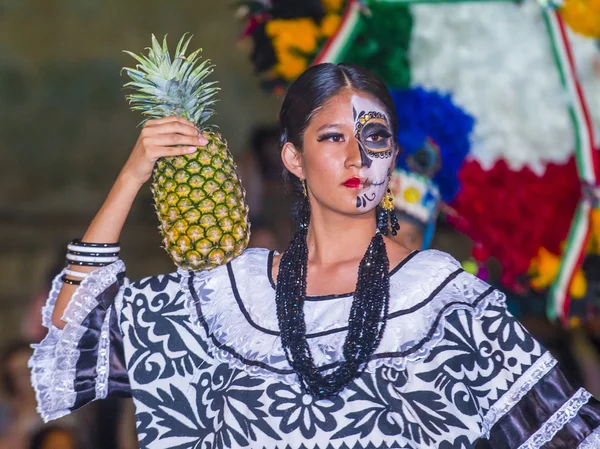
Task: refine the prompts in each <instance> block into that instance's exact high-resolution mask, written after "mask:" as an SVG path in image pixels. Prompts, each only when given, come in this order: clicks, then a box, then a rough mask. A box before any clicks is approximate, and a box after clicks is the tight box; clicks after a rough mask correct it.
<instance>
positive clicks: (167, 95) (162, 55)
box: [123, 33, 219, 126]
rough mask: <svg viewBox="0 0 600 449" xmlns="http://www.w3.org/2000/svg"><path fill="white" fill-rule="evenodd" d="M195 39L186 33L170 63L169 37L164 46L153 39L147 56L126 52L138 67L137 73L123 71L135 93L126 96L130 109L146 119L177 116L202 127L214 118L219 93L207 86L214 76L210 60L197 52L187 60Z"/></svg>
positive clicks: (212, 83)
mask: <svg viewBox="0 0 600 449" xmlns="http://www.w3.org/2000/svg"><path fill="white" fill-rule="evenodd" d="M192 37H193V36H188V35H187V33H186V34H184V35H183V37H182V38H181V39H180V40H179V43H178V44H177V48H176V49H175V54H174V55H173V59H172V60H171V55H170V54H169V48H168V46H167V37H166V36H165V37H164V39H163V42H162V45H161V44H160V43H159V41H158V40H157V39H156V37H155V36H154V35H152V47H149V48H147V50H148V56H143V55H136V54H135V53H132V52H130V51H126V50H125V53H127V54H128V55H130V56H132V57H133V58H135V60H136V61H138V64H137V65H136V66H135V69H133V68H129V67H124V68H123V70H125V71H126V72H127V75H128V76H129V78H130V79H131V81H130V82H128V83H127V84H125V86H124V87H125V88H130V89H132V90H134V91H136V93H133V94H131V95H127V96H126V98H127V100H128V101H129V104H130V107H131V109H132V110H134V111H142V114H144V115H145V116H146V119H145V120H144V121H142V123H144V122H146V121H147V120H149V119H153V118H162V117H167V116H171V115H177V116H179V117H182V118H184V119H186V120H190V121H192V122H194V123H195V124H196V125H198V126H201V125H203V124H205V123H206V122H207V121H208V119H209V118H210V117H211V116H212V115H213V113H214V110H213V109H212V107H211V106H212V105H213V104H215V103H216V102H217V100H216V99H215V98H214V95H215V94H216V93H217V92H218V91H219V88H218V87H216V84H217V82H216V81H212V82H206V81H205V78H206V77H207V76H208V75H210V74H211V73H212V72H213V69H214V66H213V65H212V64H211V62H210V60H209V59H205V60H203V61H201V59H200V52H201V51H202V49H198V50H196V51H194V52H193V53H191V54H189V55H188V56H186V55H185V52H186V50H187V48H188V46H189V43H190V41H191V40H192Z"/></svg>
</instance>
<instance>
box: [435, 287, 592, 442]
mask: <svg viewBox="0 0 600 449" xmlns="http://www.w3.org/2000/svg"><path fill="white" fill-rule="evenodd" d="M474 282H475V281H474ZM479 282H480V281H479ZM481 299H482V298H479V299H478V300H481ZM481 305H484V302H483V301H482V304H481ZM457 338H460V340H458V339H457ZM446 339H447V340H448V341H456V342H457V343H456V346H455V347H454V349H456V348H459V347H461V348H466V347H469V348H472V350H465V351H464V352H463V353H462V355H460V356H459V358H460V366H461V369H462V370H463V372H464V375H465V379H467V378H469V379H471V378H472V379H473V381H472V382H469V384H470V385H469V389H470V391H471V393H472V395H473V397H476V398H477V402H478V408H479V410H480V416H481V418H482V425H481V427H482V438H481V439H480V441H479V442H478V444H477V446H476V447H477V449H484V448H486V449H487V448H494V449H516V448H520V449H538V448H542V447H543V448H544V449H559V448H561V449H564V448H581V449H591V448H598V447H600V427H599V426H600V403H599V402H598V401H597V400H596V399H594V398H593V397H592V395H591V394H590V393H589V392H588V391H586V390H585V389H584V388H583V387H581V386H579V385H577V384H576V383H574V382H572V381H571V380H569V379H568V378H567V376H566V375H565V373H564V372H563V371H562V369H561V367H560V366H559V365H558V364H557V361H556V359H555V358H554V357H553V356H552V355H551V354H550V353H549V352H548V351H547V350H546V349H545V348H543V347H542V346H541V345H540V344H539V343H538V342H537V341H536V340H535V339H534V338H533V337H532V336H531V335H530V334H529V333H528V332H527V331H526V330H525V328H524V327H523V326H522V325H521V324H520V323H519V322H518V320H516V319H515V318H514V317H513V316H512V315H511V314H510V313H509V312H508V311H507V310H506V306H505V304H504V302H503V301H501V302H498V301H496V302H490V303H488V304H485V306H484V307H483V308H481V310H479V311H478V313H464V312H459V313H457V314H453V315H451V316H450V317H449V319H448V323H447V325H446ZM450 360H451V359H450ZM465 367H466V368H465ZM447 368H449V369H456V368H457V366H450V365H449V366H448V367H447ZM465 370H466V371H465ZM475 374H476V375H475Z"/></svg>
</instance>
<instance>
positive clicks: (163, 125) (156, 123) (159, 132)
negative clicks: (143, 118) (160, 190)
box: [121, 117, 208, 187]
mask: <svg viewBox="0 0 600 449" xmlns="http://www.w3.org/2000/svg"><path fill="white" fill-rule="evenodd" d="M207 142H208V141H207V139H206V138H205V137H204V136H203V135H202V134H201V132H200V130H199V129H198V128H197V127H196V126H195V125H194V124H193V123H192V122H189V121H187V120H184V119H182V118H180V117H165V118H161V119H155V120H148V121H147V122H146V123H145V124H144V128H143V129H142V132H141V133H140V137H139V138H138V140H137V142H136V144H135V146H134V147H133V151H132V152H131V155H130V156H129V159H127V162H126V163H125V165H124V167H123V170H122V171H121V176H123V177H124V178H126V179H127V180H130V181H133V182H135V183H136V184H138V185H139V186H140V187H141V185H142V184H144V183H145V182H146V181H148V179H150V176H152V170H153V169H154V163H155V162H156V160H157V159H159V158H161V157H164V156H180V155H182V154H191V153H194V152H195V151H196V147H198V146H204V145H206V144H207Z"/></svg>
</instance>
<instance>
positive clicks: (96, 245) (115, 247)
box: [69, 239, 121, 252]
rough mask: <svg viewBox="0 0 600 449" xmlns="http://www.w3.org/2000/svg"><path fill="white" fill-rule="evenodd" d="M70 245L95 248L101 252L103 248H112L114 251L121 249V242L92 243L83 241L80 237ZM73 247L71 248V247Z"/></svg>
mask: <svg viewBox="0 0 600 449" xmlns="http://www.w3.org/2000/svg"><path fill="white" fill-rule="evenodd" d="M70 246H76V247H78V248H94V250H95V251H96V252H99V251H100V250H102V249H107V248H110V249H112V250H113V251H119V250H120V249H121V246H120V243H119V242H117V243H90V242H82V241H81V240H80V239H75V240H73V241H72V242H71V243H69V247H70ZM69 249H71V248H69Z"/></svg>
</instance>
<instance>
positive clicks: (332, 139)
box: [317, 133, 344, 143]
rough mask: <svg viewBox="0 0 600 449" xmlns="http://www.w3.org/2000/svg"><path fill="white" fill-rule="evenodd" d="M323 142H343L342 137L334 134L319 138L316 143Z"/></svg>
mask: <svg viewBox="0 0 600 449" xmlns="http://www.w3.org/2000/svg"><path fill="white" fill-rule="evenodd" d="M324 140H328V141H329V142H336V143H337V142H342V141H343V140H344V135H343V134H339V133H335V134H325V135H322V136H320V137H319V138H318V139H317V141H319V142H323V141H324Z"/></svg>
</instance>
